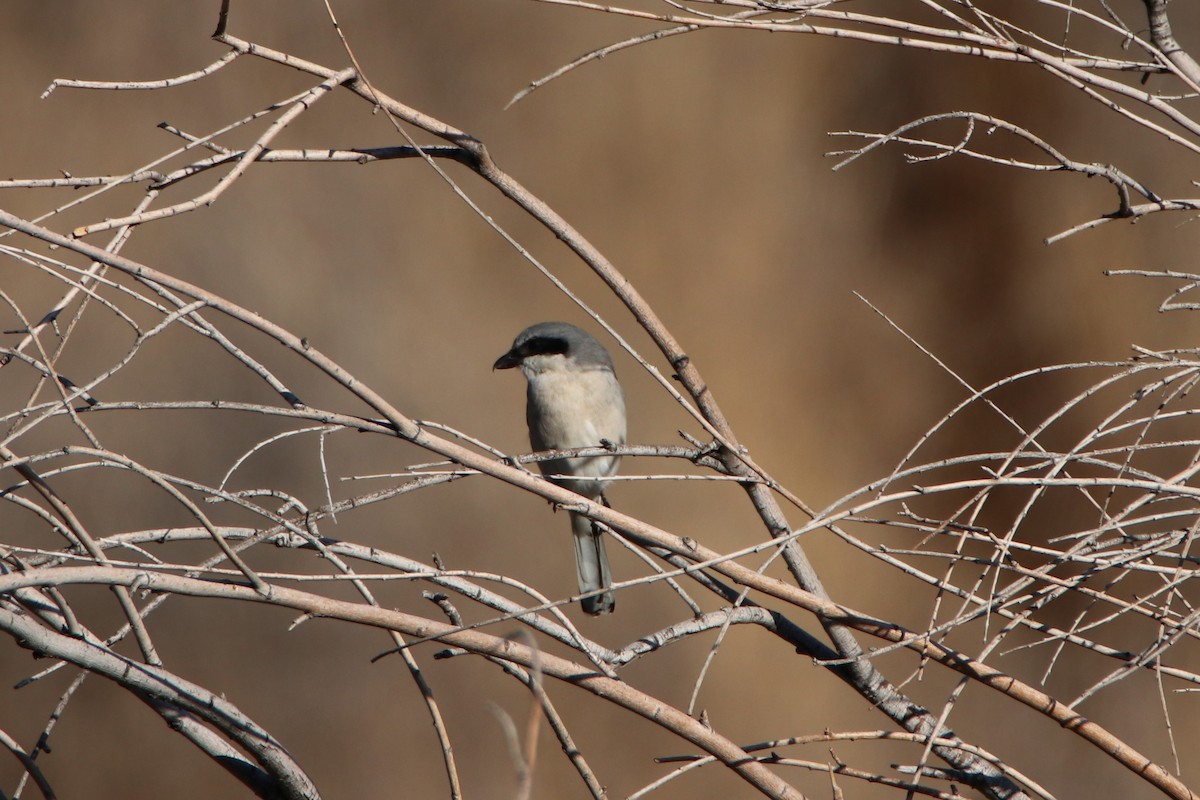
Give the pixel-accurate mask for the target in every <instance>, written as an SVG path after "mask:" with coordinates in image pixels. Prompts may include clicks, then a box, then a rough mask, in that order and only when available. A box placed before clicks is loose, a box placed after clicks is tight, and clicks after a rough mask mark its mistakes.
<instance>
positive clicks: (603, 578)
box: [571, 513, 617, 615]
mask: <svg viewBox="0 0 1200 800" xmlns="http://www.w3.org/2000/svg"><path fill="white" fill-rule="evenodd" d="M571 532H572V533H573V534H575V537H574V538H575V573H576V576H577V577H578V578H579V591H580V592H594V591H596V590H597V589H608V588H609V587H611V586H612V572H611V570H610V569H609V567H608V554H607V553H606V552H604V538H603V537H602V536H601V535H600V531H599V530H597V529H596V528H594V527H592V521H591V520H590V519H588V518H587V517H585V516H583V515H582V514H575V513H572V514H571ZM580 605H581V606H582V607H583V610H584V611H585V612H586V613H588V614H592V615H597V614H608V613H610V612H611V611H612V610H613V609H614V608H616V606H617V597H616V595H615V594H613V593H612V592H603V593H601V594H594V595H592V596H591V597H585V598H583V600H582V601H581V603H580Z"/></svg>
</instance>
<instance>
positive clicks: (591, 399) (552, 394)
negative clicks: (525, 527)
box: [492, 322, 625, 614]
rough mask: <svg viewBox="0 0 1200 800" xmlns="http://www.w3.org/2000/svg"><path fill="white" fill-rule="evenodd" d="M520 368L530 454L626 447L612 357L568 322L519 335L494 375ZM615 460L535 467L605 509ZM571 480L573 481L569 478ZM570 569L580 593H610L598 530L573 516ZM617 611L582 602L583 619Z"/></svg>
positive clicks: (603, 600)
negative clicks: (572, 566)
mask: <svg viewBox="0 0 1200 800" xmlns="http://www.w3.org/2000/svg"><path fill="white" fill-rule="evenodd" d="M513 367H520V368H521V372H523V373H525V379H526V380H527V381H528V382H529V388H528V392H527V394H526V398H527V404H526V406H525V421H526V422H527V423H528V424H529V443H530V444H531V445H533V449H534V450H566V449H570V448H575V447H597V446H600V445H605V446H607V445H609V444H624V443H625V395H624V393H623V392H622V391H621V385H620V384H619V383H617V376H616V373H615V372H613V361H612V357H611V356H610V355H609V354H608V351H607V350H605V349H604V346H603V345H602V344H600V343H599V342H598V341H596V340H595V339H594V338H592V336H591V334H589V333H588V332H587V331H584V330H581V329H579V328H576V327H575V326H574V325H568V324H567V323H565V322H539V323H538V324H537V325H531V326H529V327H528V328H526V329H525V330H523V331H521V332H520V333H519V334H517V338H516V339H515V340H514V341H513V345H512V348H511V349H510V350H509V351H508V352H507V353H505V354H504V355H502V356H500V358H498V359H496V363H495V364H493V365H492V369H511V368H513ZM620 460H621V458H620V456H615V455H613V456H590V457H587V458H556V459H552V460H549V461H539V462H538V468H539V469H541V471H542V474H543V475H547V476H549V475H561V476H564V477H560V478H551V480H553V481H554V482H555V483H556V484H558V485H559V486H562V487H563V488H566V489H570V490H571V491H573V492H576V493H578V494H581V495H583V496H584V497H586V498H588V499H589V500H593V501H599V502H602V503H604V504H605V505H608V500H607V499H606V498H605V497H604V486H605V484H606V483H608V481H607V480H606V479H607V478H609V477H610V476H611V475H612V474H613V473H615V472H616V471H617V463H618V462H619V461H620ZM566 476H570V477H566ZM571 532H572V533H574V534H575V569H576V573H577V575H578V578H579V591H580V592H595V591H597V590H599V589H608V588H609V587H611V586H612V575H611V573H610V571H609V567H608V556H607V554H605V552H604V539H603V538H601V535H600V530H599V528H597V527H596V526H595V525H593V523H592V521H591V520H590V519H588V518H587V517H585V516H584V515H582V514H576V513H575V512H571ZM616 604H617V599H616V596H615V595H614V594H613V592H611V591H606V592H601V593H600V594H593V595H591V596H590V597H585V598H583V602H582V606H583V610H584V611H585V612H587V613H588V614H607V613H609V612H610V611H612V610H613V608H614V607H615V606H616Z"/></svg>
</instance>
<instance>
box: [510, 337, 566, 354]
mask: <svg viewBox="0 0 1200 800" xmlns="http://www.w3.org/2000/svg"><path fill="white" fill-rule="evenodd" d="M566 352H567V340H566V339H562V338H559V337H556V336H539V337H537V338H536V339H530V340H529V341H528V342H526V343H525V344H524V345H523V346H522V347H521V357H522V358H528V357H529V356H552V355H565V354H566Z"/></svg>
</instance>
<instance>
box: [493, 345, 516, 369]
mask: <svg viewBox="0 0 1200 800" xmlns="http://www.w3.org/2000/svg"><path fill="white" fill-rule="evenodd" d="M519 366H521V359H520V358H519V357H518V356H516V355H514V354H513V351H512V350H509V351H508V352H507V353H505V354H504V355H502V356H500V357H499V358H497V359H496V363H495V364H492V369H494V370H495V369H512V368H513V367H519Z"/></svg>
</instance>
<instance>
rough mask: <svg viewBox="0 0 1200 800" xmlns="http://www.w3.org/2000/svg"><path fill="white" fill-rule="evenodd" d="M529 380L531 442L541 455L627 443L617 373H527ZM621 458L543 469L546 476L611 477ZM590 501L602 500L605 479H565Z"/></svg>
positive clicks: (560, 461) (565, 462)
mask: <svg viewBox="0 0 1200 800" xmlns="http://www.w3.org/2000/svg"><path fill="white" fill-rule="evenodd" d="M526 377H527V378H528V379H529V392H528V407H527V412H526V418H527V421H528V423H529V440H530V443H531V444H532V445H533V447H534V449H535V450H562V449H566V448H572V447H595V446H598V445H600V444H601V443H602V441H607V442H611V443H613V444H624V443H625V398H624V395H623V393H622V392H621V387H620V385H619V384H618V383H617V379H616V376H615V375H613V373H612V371H611V370H609V369H604V368H597V367H593V368H588V369H583V370H576V369H545V370H541V371H537V372H534V371H533V370H528V371H526ZM619 461H620V458H619V457H618V456H596V457H592V458H571V459H556V460H554V461H543V462H541V463H540V464H539V466H540V467H541V470H542V473H543V474H546V475H554V474H559V475H578V476H580V477H587V478H593V479H594V478H607V477H608V476H610V475H612V474H613V473H615V472H616V471H617V464H618V462H619ZM558 482H559V483H560V484H562V485H563V486H565V487H566V488H568V489H571V490H572V491H576V492H579V493H580V494H583V495H586V496H589V497H593V498H596V497H599V496H600V492H601V491H602V490H603V488H604V483H605V481H603V480H583V481H579V480H574V481H573V480H560V481H558Z"/></svg>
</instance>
